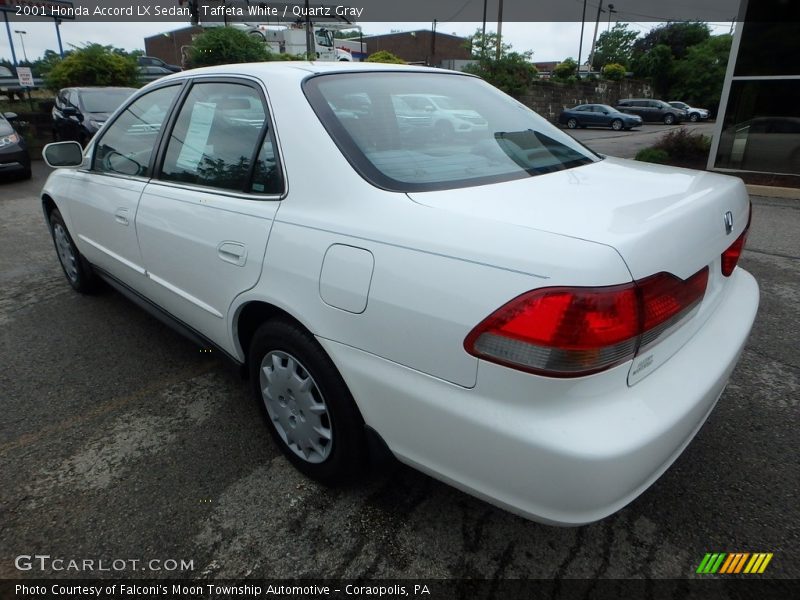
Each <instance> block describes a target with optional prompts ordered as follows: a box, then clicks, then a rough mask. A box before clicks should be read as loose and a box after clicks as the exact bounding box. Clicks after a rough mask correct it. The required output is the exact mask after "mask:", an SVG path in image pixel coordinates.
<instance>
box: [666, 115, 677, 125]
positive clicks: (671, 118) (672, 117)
mask: <svg viewBox="0 0 800 600" xmlns="http://www.w3.org/2000/svg"><path fill="white" fill-rule="evenodd" d="M674 122H675V115H673V114H671V113H667V114H666V115H664V125H672V124H673V123H674Z"/></svg>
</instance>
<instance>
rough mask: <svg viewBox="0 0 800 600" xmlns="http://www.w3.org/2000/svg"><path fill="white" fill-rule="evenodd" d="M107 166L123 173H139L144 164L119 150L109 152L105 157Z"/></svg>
mask: <svg viewBox="0 0 800 600" xmlns="http://www.w3.org/2000/svg"><path fill="white" fill-rule="evenodd" d="M105 163H106V166H107V167H108V168H109V169H111V170H112V171H114V172H115V173H119V174H121V175H138V174H139V172H140V171H141V169H142V166H141V165H140V164H139V163H138V162H136V161H135V160H133V159H132V158H130V157H128V156H125V155H124V154H120V153H119V152H114V151H112V152H109V154H108V155H107V156H106V158H105Z"/></svg>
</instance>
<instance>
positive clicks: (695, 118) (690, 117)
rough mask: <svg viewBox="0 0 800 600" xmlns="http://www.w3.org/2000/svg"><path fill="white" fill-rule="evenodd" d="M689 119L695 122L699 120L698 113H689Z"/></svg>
mask: <svg viewBox="0 0 800 600" xmlns="http://www.w3.org/2000/svg"><path fill="white" fill-rule="evenodd" d="M689 120H690V121H691V122H692V123H697V122H698V121H699V120H700V115H698V114H697V113H692V114H690V115H689Z"/></svg>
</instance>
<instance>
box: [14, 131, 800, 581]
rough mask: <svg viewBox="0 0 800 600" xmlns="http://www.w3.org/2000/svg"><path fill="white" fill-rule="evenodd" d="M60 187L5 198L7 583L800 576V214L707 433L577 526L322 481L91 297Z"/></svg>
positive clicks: (166, 337) (422, 479) (398, 471)
mask: <svg viewBox="0 0 800 600" xmlns="http://www.w3.org/2000/svg"><path fill="white" fill-rule="evenodd" d="M600 133H602V132H599V131H592V130H586V131H580V132H578V134H579V135H586V136H587V139H586V142H587V143H588V144H589V145H592V143H593V142H594V141H595V139H588V136H592V137H593V136H595V135H596V134H600ZM608 139H609V138H608V137H607V136H604V135H599V137H598V138H597V140H598V141H601V142H602V141H603V140H608ZM46 171H47V168H46V167H44V166H43V165H42V163H41V162H36V163H34V174H35V175H34V179H33V180H32V181H30V182H21V183H0V348H2V362H1V363H0V364H1V366H0V396H2V409H3V410H2V419H1V420H0V461H2V463H1V464H2V470H1V471H0V523H2V527H0V578H15V577H34V576H42V574H43V573H42V572H40V571H38V570H34V571H19V570H17V568H16V567H15V565H14V561H15V557H17V556H19V555H32V554H47V555H50V556H51V557H61V558H65V559H68V560H69V559H95V560H100V559H102V560H106V561H111V560H114V559H142V560H150V559H161V560H164V559H173V560H178V561H180V560H186V561H193V565H192V566H193V569H191V570H185V571H181V570H178V571H170V572H166V571H159V572H151V571H146V572H139V571H138V570H137V571H123V572H117V573H115V574H116V575H120V576H126V577H127V576H133V577H152V576H159V577H160V576H183V577H215V578H224V577H230V578H233V577H240V576H247V577H263V578H271V577H331V578H339V577H362V578H383V577H408V578H423V577H435V578H459V577H479V578H489V579H495V578H496V579H503V578H552V577H571V578H594V577H603V578H620V577H654V578H684V577H697V576H695V575H694V572H695V569H696V568H697V566H698V564H699V562H700V560H701V559H702V558H703V556H704V554H705V553H706V552H719V551H723V552H735V551H745V552H773V553H774V558H773V560H772V562H771V563H770V565H769V567H768V569H767V571H766V572H765V573H764V575H762V576H761V577H773V578H797V577H800V561H798V560H797V559H798V556H799V555H800V554H799V553H798V551H799V550H800V539H799V536H798V533H799V531H798V524H800V503H798V501H797V498H798V493H799V492H800V490H799V489H798V487H799V484H800V443H799V442H800V440H798V437H799V436H798V431H800V427H798V425H799V424H798V415H799V414H800V410H798V408H800V407H799V406H798V404H799V399H800V345H799V344H798V343H797V340H798V339H799V338H800V325H799V324H800V318H799V317H800V309H799V308H798V306H800V303H798V302H797V299H798V297H800V236H799V235H798V233H797V232H798V231H800V204H798V203H797V202H794V201H788V200H770V199H764V198H754V199H753V201H754V214H753V227H752V233H751V236H750V240H749V242H748V248H747V250H746V251H745V253H744V256H743V259H742V262H741V265H742V266H743V267H744V268H746V269H748V270H749V271H750V272H752V273H753V274H754V275H755V277H756V278H757V279H758V281H759V284H760V286H761V307H760V310H759V314H758V318H757V321H756V324H755V328H754V330H753V333H752V336H751V338H750V341H749V343H748V345H747V347H746V349H745V351H744V354H743V356H742V359H741V362H740V364H739V366H738V368H737V369H736V371H735V372H734V374H733V377H732V379H731V382H730V384H729V386H728V388H727V390H726V391H725V393H724V394H723V396H722V398H721V400H720V401H719V404H718V406H717V408H716V409H715V410H714V412H713V413H712V414H711V416H710V418H709V420H708V422H707V423H706V425H705V426H704V427H703V429H702V430H701V431H700V433H699V434H698V435H697V437H696V439H695V440H694V441H693V443H692V444H691V445H690V446H689V447H688V449H687V450H686V451H685V452H684V454H683V455H682V456H681V457H680V458H679V459H678V460H677V462H676V463H675V464H674V465H673V467H672V468H671V469H669V470H668V471H667V472H666V473H665V474H664V476H663V477H661V479H660V480H658V481H657V482H656V483H655V484H654V485H653V486H652V487H651V488H650V489H649V490H647V491H646V492H645V493H644V494H643V495H642V496H641V497H640V498H638V499H637V500H635V501H634V502H633V503H632V504H630V505H629V506H627V507H626V508H624V509H623V510H621V511H619V512H618V513H616V514H615V515H612V516H611V517H609V518H607V519H605V520H603V521H601V522H598V523H595V524H592V525H588V526H584V527H578V528H557V527H549V526H544V525H540V524H537V523H533V522H529V521H526V520H523V519H521V518H519V517H516V516H513V515H511V514H509V513H507V512H504V511H503V510H500V509H497V508H494V507H493V506H491V505H489V504H486V503H484V502H482V501H480V500H476V499H474V498H472V497H470V496H468V495H465V494H463V493H461V492H458V491H456V490H454V489H453V488H451V487H449V486H447V485H445V484H442V483H439V482H438V481H436V480H434V479H431V478H429V477H427V476H425V475H422V474H420V473H418V472H415V471H413V470H411V469H409V468H406V467H401V466H396V467H392V468H387V469H386V472H381V473H376V474H375V475H374V476H373V477H371V478H370V479H368V480H367V481H366V482H363V483H361V484H359V485H354V486H352V487H348V488H344V489H333V490H332V489H326V488H323V487H320V486H319V485H317V484H315V483H312V482H310V481H308V480H306V479H304V478H303V477H302V476H301V475H299V474H298V473H297V472H296V471H295V470H294V469H293V468H292V467H290V466H289V464H288V463H287V461H286V460H284V459H283V458H282V456H281V455H280V454H279V452H278V451H277V449H276V447H275V446H274V445H273V443H272V441H271V439H270V438H269V436H268V433H267V431H266V429H265V427H264V425H263V423H262V421H261V417H260V415H259V412H258V410H257V407H256V406H255V404H254V402H253V401H252V400H251V398H250V396H249V391H248V389H247V386H246V383H245V382H243V381H242V380H241V379H240V378H239V376H238V373H237V372H236V370H235V369H233V368H231V367H230V366H229V365H228V364H227V363H225V362H224V361H223V360H222V359H219V358H217V357H216V356H214V355H209V354H204V353H201V352H200V351H199V349H198V348H197V347H195V346H194V345H192V344H191V343H190V342H188V341H185V340H184V339H183V338H181V337H179V336H178V335H177V334H175V333H173V332H172V331H171V330H169V329H167V328H166V327H165V326H163V325H162V324H161V323H159V322H158V321H156V320H155V319H153V318H151V317H150V316H148V315H147V314H145V313H144V312H142V311H141V310H140V309H138V308H137V307H135V306H134V305H132V304H131V303H130V302H128V301H127V300H125V299H124V298H122V297H121V296H120V295H118V294H116V293H114V292H111V291H106V292H104V293H101V294H99V295H97V296H80V295H78V294H76V293H74V292H73V291H72V290H71V288H70V287H69V286H68V285H67V283H66V281H65V279H64V276H63V274H62V272H61V269H60V267H59V265H58V261H57V258H56V254H55V251H54V250H53V247H52V243H51V241H50V239H49V235H48V231H47V228H46V226H45V223H44V219H43V217H42V214H41V209H40V203H39V199H38V193H39V190H40V188H41V185H42V183H43V179H44V177H45V176H46ZM541 485H547V481H542V482H541ZM44 574H45V575H51V576H52V575H63V573H59V572H55V571H52V570H45V571H44ZM83 574H84V575H90V576H91V575H92V573H83ZM68 575H70V576H76V573H68Z"/></svg>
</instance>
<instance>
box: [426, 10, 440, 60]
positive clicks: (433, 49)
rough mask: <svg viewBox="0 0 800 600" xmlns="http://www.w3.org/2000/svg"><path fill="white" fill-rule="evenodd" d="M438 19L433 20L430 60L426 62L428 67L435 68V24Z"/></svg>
mask: <svg viewBox="0 0 800 600" xmlns="http://www.w3.org/2000/svg"><path fill="white" fill-rule="evenodd" d="M438 22H439V20H438V19H434V20H433V28H432V30H431V58H430V60H429V61H428V63H429V64H428V66H429V67H433V66H436V62H435V61H436V58H435V57H436V23H438Z"/></svg>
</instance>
